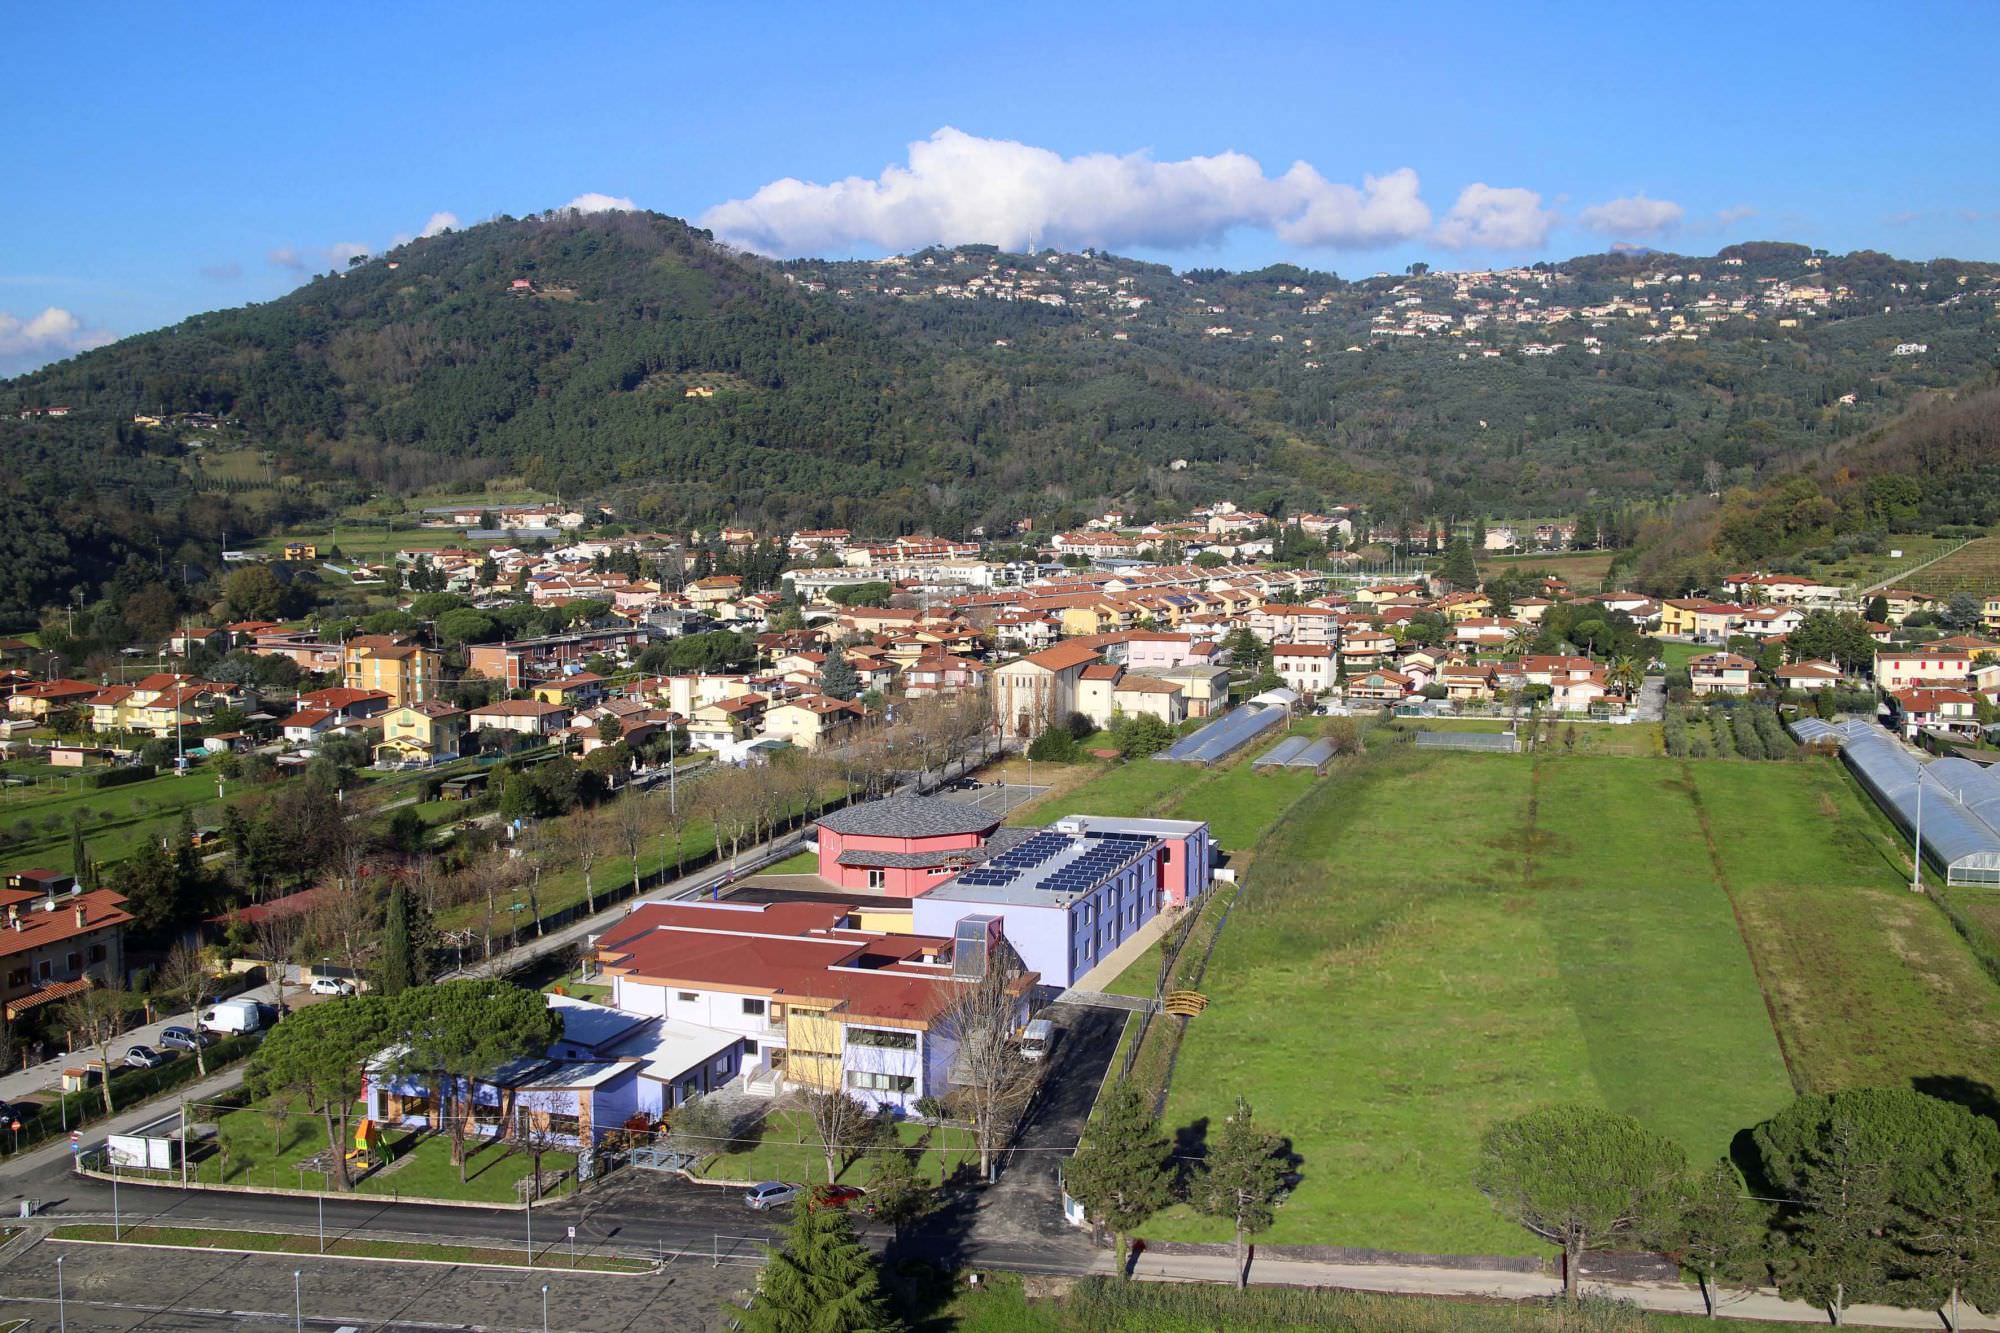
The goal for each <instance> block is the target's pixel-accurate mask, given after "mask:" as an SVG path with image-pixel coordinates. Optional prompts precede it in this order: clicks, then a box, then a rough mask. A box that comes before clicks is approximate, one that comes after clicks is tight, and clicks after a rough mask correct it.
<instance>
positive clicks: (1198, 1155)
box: [1174, 1116, 1208, 1194]
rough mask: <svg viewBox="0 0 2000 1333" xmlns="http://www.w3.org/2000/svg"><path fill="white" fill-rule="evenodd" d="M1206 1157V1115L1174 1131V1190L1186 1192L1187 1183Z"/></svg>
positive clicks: (1181, 1192) (1179, 1192) (1178, 1192)
mask: <svg viewBox="0 0 2000 1333" xmlns="http://www.w3.org/2000/svg"><path fill="white" fill-rule="evenodd" d="M1207 1157H1208V1117H1207V1116H1202V1117H1201V1118H1200V1119H1198V1120H1193V1121H1190V1122H1189V1123H1187V1124H1185V1125H1182V1126H1181V1127H1180V1128H1179V1129H1176V1130H1175V1131H1174V1191H1175V1193H1177V1194H1185V1193H1187V1188H1188V1185H1189V1183H1190V1182H1191V1181H1192V1180H1193V1179H1194V1177H1195V1175H1196V1173H1197V1172H1199V1171H1200V1169H1201V1164H1202V1162H1203V1161H1204V1160H1205V1159H1206V1158H1207Z"/></svg>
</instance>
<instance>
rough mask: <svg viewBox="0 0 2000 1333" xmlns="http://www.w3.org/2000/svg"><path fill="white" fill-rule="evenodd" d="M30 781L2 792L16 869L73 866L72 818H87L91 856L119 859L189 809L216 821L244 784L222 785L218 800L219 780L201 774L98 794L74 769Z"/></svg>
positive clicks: (45, 770) (0, 812)
mask: <svg viewBox="0 0 2000 1333" xmlns="http://www.w3.org/2000/svg"><path fill="white" fill-rule="evenodd" d="M14 775H15V776H20V774H19V773H16V774H14ZM33 776H34V777H35V779H36V782H35V785H32V786H10V787H0V833H5V834H6V835H7V837H8V847H7V856H8V859H9V861H10V862H11V863H13V864H17V865H24V866H27V865H35V864H37V863H38V861H39V863H41V864H44V865H47V866H49V868H51V869H58V870H67V869H68V868H69V839H70V821H71V819H72V818H76V817H80V818H81V820H82V823H83V836H84V841H85V845H86V847H87V848H88V850H89V853H90V856H91V858H92V859H93V860H96V861H101V862H108V861H115V860H119V859H121V858H123V857H125V856H127V855H129V854H130V853H131V851H132V849H133V848H135V847H137V846H138V845H139V844H140V843H141V842H143V841H144V840H145V839H147V838H157V837H159V836H161V835H162V834H163V833H169V832H171V831H173V830H174V829H175V828H177V827H178V826H179V823H180V818H181V813H182V811H184V810H188V811H192V812H193V814H194V818H195V821H196V822H197V823H216V822H219V821H220V818H221V806H222V804H223V800H227V801H234V800H235V799H236V798H237V797H238V795H239V794H240V792H241V788H240V786H230V785H227V784H225V786H224V788H223V790H224V793H225V794H224V797H223V800H218V799H217V797H216V780H215V774H214V773H213V772H211V771H208V770H205V769H199V768H198V769H196V770H194V771H193V772H190V773H188V774H186V775H184V776H175V775H173V774H171V773H169V774H163V775H161V776H158V777H152V778H147V779H146V780H145V781H143V782H130V783H127V784H125V785H124V786H122V787H105V788H101V789H100V788H92V787H86V786H84V785H83V782H82V780H81V779H80V778H78V777H77V776H76V775H75V773H74V772H73V771H72V770H66V769H65V770H57V769H53V768H51V767H49V766H48V765H46V764H41V765H37V766H36V767H35V769H34V771H33Z"/></svg>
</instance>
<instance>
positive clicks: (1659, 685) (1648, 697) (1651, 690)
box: [1636, 676, 1667, 722]
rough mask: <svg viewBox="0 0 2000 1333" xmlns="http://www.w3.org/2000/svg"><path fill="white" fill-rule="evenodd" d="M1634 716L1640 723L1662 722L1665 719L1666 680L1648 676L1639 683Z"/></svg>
mask: <svg viewBox="0 0 2000 1333" xmlns="http://www.w3.org/2000/svg"><path fill="white" fill-rule="evenodd" d="M1636 716H1637V717H1638V720H1639V721H1641V722H1664V721H1665V720H1666V717H1667V678H1666V677H1665V676H1648V677H1646V678H1645V679H1644V680H1643V681H1641V682H1640V683H1639V704H1638V711H1637V714H1636Z"/></svg>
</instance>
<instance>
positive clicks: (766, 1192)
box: [743, 1180, 799, 1213]
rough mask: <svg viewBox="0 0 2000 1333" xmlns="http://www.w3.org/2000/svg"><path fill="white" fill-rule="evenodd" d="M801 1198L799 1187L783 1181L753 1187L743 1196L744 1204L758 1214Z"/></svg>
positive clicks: (771, 1181) (773, 1181) (769, 1181)
mask: <svg viewBox="0 0 2000 1333" xmlns="http://www.w3.org/2000/svg"><path fill="white" fill-rule="evenodd" d="M798 1197H799V1187H798V1186H797V1185H787V1184H786V1183H785V1182H783V1181H781V1180H767V1181H765V1182H763V1183H762V1184H761V1185H752V1186H751V1187H750V1188H749V1189H748V1190H746V1191H745V1192H744V1194H743V1202H744V1203H745V1204H746V1205H747V1206H749V1207H750V1208H751V1209H752V1210H754V1211H756V1212H760V1213H761V1212H763V1211H765V1210H766V1209H769V1208H776V1207H779V1206H780V1205H783V1204H787V1203H790V1202H791V1201H792V1200H794V1199H796V1198H798Z"/></svg>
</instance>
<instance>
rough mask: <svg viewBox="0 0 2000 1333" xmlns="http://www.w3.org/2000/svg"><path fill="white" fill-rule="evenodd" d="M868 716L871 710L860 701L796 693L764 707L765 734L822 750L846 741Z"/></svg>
mask: <svg viewBox="0 0 2000 1333" xmlns="http://www.w3.org/2000/svg"><path fill="white" fill-rule="evenodd" d="M867 716H868V710H867V709H865V708H863V707H862V706H861V705H860V704H857V703H850V702H847V701H846V700H842V699H835V698H833V697H831V696H829V695H825V694H801V695H795V696H794V697H792V698H790V699H785V700H781V701H780V702H778V703H775V704H772V705H771V706H770V707H769V708H768V709H766V710H765V711H764V734H765V735H766V736H775V737H778V738H779V739H781V740H785V741H789V742H790V743H792V744H793V745H796V746H798V747H799V748H800V749H801V750H819V749H824V748H825V747H827V746H829V745H838V744H840V743H841V742H842V741H845V740H846V739H847V738H848V737H849V736H850V735H852V734H853V732H854V729H855V728H856V727H857V726H859V725H860V723H861V721H862V719H863V718H865V717H867Z"/></svg>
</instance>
